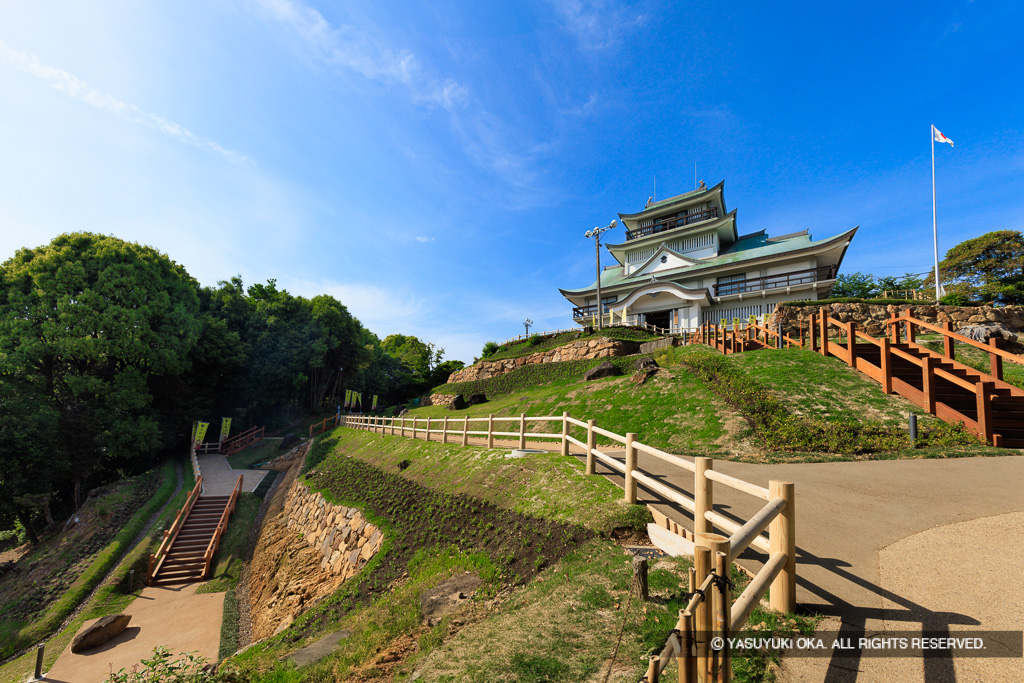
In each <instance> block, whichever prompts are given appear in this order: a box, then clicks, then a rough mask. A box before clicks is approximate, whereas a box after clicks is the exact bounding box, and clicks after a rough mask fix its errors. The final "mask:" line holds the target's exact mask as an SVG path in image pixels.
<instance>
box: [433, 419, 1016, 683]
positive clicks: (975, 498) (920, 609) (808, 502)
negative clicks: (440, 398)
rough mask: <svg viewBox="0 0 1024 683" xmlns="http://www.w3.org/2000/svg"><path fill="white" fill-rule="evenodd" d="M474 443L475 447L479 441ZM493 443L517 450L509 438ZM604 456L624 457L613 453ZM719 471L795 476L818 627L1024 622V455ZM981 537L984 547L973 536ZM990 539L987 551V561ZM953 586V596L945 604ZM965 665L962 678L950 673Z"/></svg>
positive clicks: (872, 672)
mask: <svg viewBox="0 0 1024 683" xmlns="http://www.w3.org/2000/svg"><path fill="white" fill-rule="evenodd" d="M435 439H436V437H435ZM470 442H471V443H472V444H474V445H477V446H479V445H483V441H482V440H479V439H470ZM495 445H496V446H498V447H502V448H505V447H508V448H516V447H518V442H511V441H504V442H497V441H496V442H495ZM527 446H528V447H530V448H539V449H542V450H548V451H554V450H557V448H558V446H557V441H552V440H543V441H542V440H537V441H536V442H534V441H528V443H527ZM579 450H580V449H577V448H575V447H574V448H573V453H574V455H576V456H577V457H582V455H581V453H580V452H579ZM606 452H609V454H610V455H612V456H613V457H616V458H617V459H619V460H620V461H622V460H624V456H623V454H622V452H615V451H606ZM1010 452H1011V453H1013V452H1014V451H1010ZM639 466H640V468H641V469H643V470H645V471H647V472H649V473H651V474H652V475H653V476H654V478H655V479H657V480H659V481H661V482H663V483H666V484H669V485H671V486H673V487H674V488H677V489H679V490H681V491H685V492H686V493H688V494H690V495H691V496H692V493H693V475H692V474H690V473H689V472H681V471H680V470H679V469H678V468H674V467H671V466H669V465H667V464H665V463H663V462H662V461H661V460H658V459H656V458H653V457H651V456H647V455H645V454H640V458H639ZM715 469H717V470H719V471H721V472H724V473H726V474H730V475H733V476H736V477H739V478H741V479H744V480H746V481H750V482H753V483H755V484H759V485H762V486H765V485H767V482H768V481H769V480H771V479H778V480H783V481H792V482H794V483H795V484H796V496H797V498H796V501H797V502H796V510H797V576H798V579H797V600H798V602H799V603H800V604H801V605H802V606H804V607H806V608H807V609H809V610H812V611H815V612H818V613H820V614H823V615H825V616H826V617H828V618H829V619H828V620H827V621H826V626H827V627H831V628H834V629H835V630H837V631H838V633H839V636H841V637H860V636H862V635H863V634H865V633H867V634H869V635H875V634H884V633H887V632H893V631H904V632H918V633H920V632H921V630H922V629H923V628H926V627H927V628H928V629H929V630H934V629H935V628H936V627H937V626H938V627H940V628H949V629H951V630H957V629H964V628H973V629H993V630H994V629H1006V628H1014V629H1018V630H1019V629H1021V628H1024V624H1022V623H1020V622H1021V619H1022V618H1020V617H1019V615H1020V614H1021V613H1022V612H1024V605H1022V604H1021V602H1022V600H1021V595H1022V594H1024V591H1018V590H1016V589H1013V588H1011V586H1012V585H1016V584H1014V583H1012V582H1013V581H1015V580H1017V579H1011V578H1010V577H1009V576H1007V574H1013V575H1019V573H1020V564H1021V561H1022V560H1024V539H1022V535H1024V534H1022V532H1021V522H1022V521H1024V515H1022V514H1020V513H1022V512H1024V487H1022V486H1021V482H1022V481H1024V456H1021V455H1006V456H1002V457H989V458H953V459H946V460H942V459H928V460H876V461H862V462H834V463H801V464H783V465H755V464H746V463H735V462H728V461H721V460H718V461H715ZM598 472H599V473H602V474H604V475H605V476H607V477H608V478H609V479H611V480H612V481H614V482H616V483H617V484H618V485H620V486H621V485H622V475H621V474H619V473H618V472H613V471H611V470H610V469H609V468H607V467H604V466H602V465H600V463H599V464H598ZM714 500H715V503H716V507H717V508H718V509H719V510H720V511H721V512H722V513H723V514H725V515H726V516H730V517H734V518H736V519H741V520H744V521H745V520H746V519H748V518H749V517H750V515H752V514H753V513H754V512H755V511H756V510H757V509H758V508H759V507H760V506H759V505H758V501H757V500H756V499H754V498H752V497H750V496H747V495H745V494H742V493H739V492H736V491H733V490H732V489H729V488H727V487H724V486H720V485H718V486H715V488H714ZM639 502H641V503H651V504H653V505H655V506H656V507H658V508H659V509H661V510H662V511H663V512H665V513H666V514H668V515H669V516H670V517H672V518H674V519H676V520H677V521H680V522H682V523H684V524H686V526H688V527H690V528H692V517H691V516H690V515H689V513H688V512H686V511H683V510H681V509H678V508H674V507H673V506H671V505H667V504H665V503H664V502H663V501H662V500H660V499H659V498H658V497H657V496H655V495H653V494H651V493H649V492H647V491H645V490H644V489H643V488H641V489H640V501H639ZM985 538H987V539H988V542H987V543H986V542H985V541H983V540H981V539H985ZM986 547H987V548H992V549H993V552H992V554H993V555H995V556H996V557H992V558H989V559H982V558H983V557H984V556H983V554H982V549H983V548H986ZM964 558H972V559H971V560H968V561H965V560H964ZM765 559H766V558H765V557H764V556H763V555H761V554H760V553H757V552H753V551H748V552H746V553H744V554H743V555H742V556H741V560H740V561H741V563H742V564H744V565H746V566H748V567H750V568H752V569H755V570H756V569H757V568H759V567H760V565H761V563H762V562H763V561H764V560H765ZM978 565H983V566H985V567H986V569H985V570H984V571H985V576H988V577H989V578H988V579H984V578H981V577H977V576H976V574H977V573H978V571H979V570H978V568H977V566H978ZM1000 568H1002V570H1000ZM997 576H998V577H1000V578H999V579H998V580H996V578H995V577H997ZM968 579H969V580H968ZM954 592H955V593H956V595H957V599H956V600H952V599H950V598H949V596H950V594H951V593H954ZM1008 612H1012V613H1014V615H1016V616H1015V618H1016V621H1015V622H1013V623H1009V624H1008V623H1007V622H1006V620H1005V619H1003V618H1001V617H999V618H997V616H996V615H1000V614H1003V615H1005V614H1007V613H1008ZM1014 624H1015V625H1014ZM897 661H903V662H904V666H905V667H909V668H903V669H899V670H896V669H893V668H892V667H894V666H895V665H891V663H892V662H897ZM942 661H943V660H941V658H936V659H933V660H929V668H928V669H927V674H928V675H927V680H929V681H931V680H992V681H999V680H1013V681H1020V680H1024V661H1022V660H1021V659H1014V660H993V659H973V660H971V661H970V662H965V663H961V661H959V660H958V661H957V662H955V663H954V662H951V661H946V662H945V664H942V663H941V662H942ZM886 663H890V664H889V665H887V664H886ZM790 664H793V666H790ZM954 664H955V666H954ZM961 669H963V672H964V673H966V672H968V671H969V672H971V674H970V675H967V677H966V678H949V677H947V674H950V673H951V672H953V671H954V670H957V671H960V670H961ZM890 672H892V673H891V675H890ZM925 672H926V670H925V669H924V668H923V663H922V662H921V661H920V660H914V661H913V662H909V663H908V660H895V659H863V660H860V661H856V660H854V661H851V660H850V659H845V660H841V661H839V660H837V661H835V662H832V661H830V660H827V659H819V660H809V659H802V660H801V659H793V660H791V661H790V662H789V663H787V667H786V670H784V671H783V672H782V676H781V680H783V681H786V680H801V681H804V680H806V681H829V682H834V681H855V680H860V681H873V680H883V679H888V680H894V681H895V680H900V681H903V680H906V681H915V680H925ZM1004 675H1009V677H1004ZM974 676H978V678H975V677H974Z"/></svg>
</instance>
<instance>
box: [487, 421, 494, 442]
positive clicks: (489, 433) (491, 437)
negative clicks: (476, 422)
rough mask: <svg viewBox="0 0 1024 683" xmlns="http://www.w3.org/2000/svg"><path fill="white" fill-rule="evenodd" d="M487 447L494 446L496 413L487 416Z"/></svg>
mask: <svg viewBox="0 0 1024 683" xmlns="http://www.w3.org/2000/svg"><path fill="white" fill-rule="evenodd" d="M487 447H488V448H494V413H491V414H489V415H488V416H487Z"/></svg>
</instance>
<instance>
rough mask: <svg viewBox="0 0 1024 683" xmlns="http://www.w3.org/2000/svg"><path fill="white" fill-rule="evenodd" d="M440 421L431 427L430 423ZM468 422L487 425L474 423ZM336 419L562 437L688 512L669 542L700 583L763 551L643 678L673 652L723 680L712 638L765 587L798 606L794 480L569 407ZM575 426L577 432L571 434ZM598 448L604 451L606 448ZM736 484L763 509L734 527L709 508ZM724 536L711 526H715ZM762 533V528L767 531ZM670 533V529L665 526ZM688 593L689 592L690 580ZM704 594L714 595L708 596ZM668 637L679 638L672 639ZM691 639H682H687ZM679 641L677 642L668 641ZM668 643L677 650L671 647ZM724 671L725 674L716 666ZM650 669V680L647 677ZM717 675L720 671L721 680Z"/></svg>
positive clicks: (685, 618) (689, 615)
mask: <svg viewBox="0 0 1024 683" xmlns="http://www.w3.org/2000/svg"><path fill="white" fill-rule="evenodd" d="M435 422H436V424H435ZM502 422H503V423H509V422H511V423H513V426H514V427H515V429H514V431H513V430H505V431H500V430H495V428H494V427H495V423H502ZM552 422H553V423H556V424H557V425H559V426H560V429H559V431H557V432H528V431H527V430H526V427H527V424H528V423H533V424H538V423H552ZM473 423H476V425H477V426H480V427H486V429H472V428H471V427H472V426H473ZM341 426H344V427H350V428H354V429H362V430H367V431H372V432H376V433H378V434H386V435H391V436H403V437H404V436H410V437H413V438H419V437H420V436H422V437H423V438H424V439H425V440H427V441H430V440H431V438H435V439H436V440H438V441H439V442H441V443H448V442H449V437H451V438H452V439H453V440H457V442H460V443H461V444H462V445H463V446H467V445H469V437H470V436H476V437H482V438H483V439H485V440H486V444H487V447H488V448H493V447H494V439H495V437H512V438H515V439H516V440H517V442H518V446H519V448H521V449H522V448H526V442H527V439H551V440H554V441H558V442H559V446H560V453H561V455H562V456H568V455H569V451H570V446H571V445H573V446H577V447H579V448H582V449H583V450H584V453H585V454H586V473H587V474H588V475H592V474H595V473H596V465H597V462H598V461H600V462H601V463H603V464H605V465H607V466H608V467H609V468H611V469H612V470H614V471H616V472H619V473H621V474H622V475H623V477H624V497H625V500H626V501H627V502H629V503H636V502H637V489H638V487H641V486H642V487H644V488H645V489H647V490H649V491H652V492H654V493H655V494H657V495H658V496H661V497H662V498H663V499H665V500H667V501H669V502H671V503H675V504H677V505H679V506H680V507H682V508H683V509H685V510H687V511H689V512H690V513H691V514H692V515H693V520H694V522H693V532H692V533H686V534H685V535H684V536H676V537H675V539H674V542H675V543H676V545H677V546H678V547H683V548H688V549H689V552H690V553H692V554H694V558H695V571H696V574H695V576H696V580H697V581H699V582H700V584H701V586H702V590H703V589H707V587H708V585H709V582H714V581H715V579H714V577H713V575H717V576H725V577H728V576H729V572H728V569H729V567H731V565H732V561H733V560H735V559H736V558H737V557H738V556H739V555H740V553H742V552H743V551H744V550H746V549H747V548H748V547H753V548H755V549H756V550H758V551H761V552H762V553H765V554H766V555H767V557H768V559H767V561H766V562H765V564H764V566H763V567H762V568H761V570H760V571H759V572H758V573H757V574H756V575H755V576H754V578H753V579H751V581H750V583H749V584H748V585H747V587H746V589H745V590H744V591H743V594H742V595H740V596H739V598H737V599H736V602H735V603H732V599H731V593H730V592H729V589H728V586H726V585H725V584H724V582H719V583H721V584H722V585H721V587H720V592H719V598H718V599H716V600H715V601H713V604H712V603H709V602H708V601H706V600H697V599H696V598H695V600H694V601H691V604H690V608H689V609H688V610H684V611H683V612H682V613H681V614H680V617H679V622H678V623H677V631H678V632H679V634H690V635H689V636H686V637H685V638H683V639H682V640H680V637H682V636H679V635H677V634H676V633H673V635H672V637H671V638H670V640H669V643H667V644H666V650H671V653H670V654H669V655H666V656H665V657H663V658H655V659H652V660H651V667H652V669H651V671H655V673H653V674H652V673H651V671H649V672H648V674H649V677H648V680H649V681H652V682H653V681H656V680H658V679H657V676H659V675H660V673H661V672H662V671H664V669H665V667H666V666H668V660H669V658H670V657H673V656H674V657H676V658H677V659H679V664H680V670H682V669H683V668H685V669H686V670H687V671H692V672H694V675H696V676H697V678H694V679H683V680H701V681H703V680H712V678H711V677H712V676H714V677H715V678H714V679H713V680H729V673H728V672H729V663H728V660H729V654H728V650H727V649H726V650H725V651H723V652H715V651H714V650H712V649H711V641H712V639H713V638H715V637H716V636H720V637H723V638H724V637H725V636H727V635H729V634H730V633H732V634H734V633H736V632H737V631H739V630H740V629H742V627H743V625H744V624H746V622H747V619H749V617H750V614H751V612H752V611H753V609H754V607H756V606H757V605H758V604H759V603H760V601H761V600H762V598H763V597H764V596H765V593H767V592H769V590H770V606H771V608H772V609H775V610H778V611H780V612H792V611H793V610H794V608H795V607H796V510H795V505H796V492H795V488H794V485H793V483H792V482H786V481H770V482H769V484H768V488H764V487H762V486H758V485H756V484H752V483H750V482H746V481H743V480H742V479H738V478H736V477H732V476H730V475H727V474H724V473H722V472H716V471H715V469H714V460H713V459H711V458H694V459H693V460H689V459H687V458H683V457H681V456H678V455H673V454H672V453H666V452H665V451H663V450H661V449H659V448H655V447H654V446H649V445H647V444H644V443H641V442H639V441H637V439H636V436H637V435H636V434H635V433H627V434H625V435H622V434H616V433H615V432H612V431H609V430H607V429H602V428H600V427H598V426H597V425H596V424H595V423H594V420H587V421H583V420H578V419H576V418H573V417H570V415H569V414H568V413H562V415H561V416H537V417H531V416H527V415H525V414H521V415H519V416H518V417H500V416H495V415H488V416H487V417H477V418H471V417H468V416H467V417H462V418H455V419H451V418H449V417H448V416H445V417H443V418H429V417H428V418H419V417H412V418H406V417H386V416H374V415H343V416H342V419H341ZM573 430H584V431H577V432H576V434H577V435H578V436H579V437H581V438H577V436H574V434H573ZM599 436H600V437H604V440H605V441H606V442H607V443H609V444H612V445H614V444H616V443H617V444H621V445H622V446H623V447H624V448H625V462H624V463H623V462H620V461H619V460H618V459H616V458H614V457H612V456H611V455H609V454H608V453H606V452H604V451H602V450H600V449H599V448H598V444H597V439H598V437H599ZM602 448H605V450H608V449H607V447H606V446H604V445H602ZM639 453H645V454H647V455H650V456H653V457H655V458H657V459H659V460H661V461H662V462H665V463H668V464H669V465H674V466H676V467H678V468H679V469H681V470H685V471H686V472H689V473H692V475H693V491H694V494H693V496H689V495H687V494H686V493H685V492H683V491H680V490H678V489H675V488H672V487H670V486H667V485H666V484H663V483H662V482H660V481H657V480H656V479H655V478H654V477H653V476H652V475H651V474H650V473H648V472H645V471H644V470H642V469H640V468H639V466H638V462H637V460H638V454H639ZM715 483H718V484H720V485H723V486H728V487H729V488H732V489H735V490H737V491H740V492H742V493H745V494H747V495H750V496H753V497H755V498H757V499H759V500H763V501H765V504H764V505H763V506H762V507H761V509H760V510H759V511H758V512H757V513H756V514H754V515H753V516H752V517H751V518H750V519H749V520H747V521H746V522H744V523H742V524H740V523H738V522H735V521H733V520H732V519H730V518H729V517H726V516H725V515H724V514H722V513H721V512H719V511H718V510H716V509H715V505H714V484H715ZM716 527H717V528H718V529H720V530H722V531H724V532H725V533H726V534H729V535H728V536H726V535H720V534H716V533H714V530H715V528H716ZM648 528H649V530H650V531H651V532H652V533H655V534H658V533H662V532H661V531H660V528H659V527H656V526H655V525H649V527H648ZM766 530H767V532H768V535H767V536H765V535H764V532H765V531H766ZM664 533H669V532H664ZM690 590H691V591H692V590H693V579H692V578H691V585H690ZM708 595H710V593H709V594H708ZM672 638H675V640H674V641H673V640H672ZM687 638H688V639H687ZM672 643H675V645H672ZM673 648H674V649H673ZM720 672H721V673H720ZM652 675H653V676H654V677H653V678H651V677H650V676H652ZM719 677H721V678H719Z"/></svg>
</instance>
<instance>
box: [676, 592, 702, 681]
mask: <svg viewBox="0 0 1024 683" xmlns="http://www.w3.org/2000/svg"><path fill="white" fill-rule="evenodd" d="M677 628H678V629H679V656H678V657H677V658H676V666H677V667H678V669H679V683H696V681H697V666H696V664H697V662H696V659H695V658H694V656H693V654H694V653H693V631H694V628H693V614H692V613H690V612H689V611H688V610H679V624H678V626H677Z"/></svg>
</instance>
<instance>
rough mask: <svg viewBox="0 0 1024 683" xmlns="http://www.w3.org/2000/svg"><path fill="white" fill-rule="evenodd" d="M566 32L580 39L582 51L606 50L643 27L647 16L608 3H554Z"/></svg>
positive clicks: (579, 0) (559, 0) (597, 0)
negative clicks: (630, 32) (626, 32)
mask: <svg viewBox="0 0 1024 683" xmlns="http://www.w3.org/2000/svg"><path fill="white" fill-rule="evenodd" d="M552 4H553V5H554V7H555V10H556V11H557V12H558V14H560V15H561V17H562V21H563V22H565V27H566V29H568V30H569V32H570V33H572V34H573V35H575V36H576V40H577V42H578V43H579V46H580V48H581V49H584V50H603V49H606V48H609V47H613V46H614V45H616V44H617V43H618V42H619V40H620V39H621V38H622V32H623V31H626V30H629V29H631V28H636V27H639V26H642V25H643V24H644V22H645V21H646V16H644V15H643V14H632V13H629V12H627V10H626V9H625V8H613V7H610V6H609V4H608V2H607V1H606V0H553V2H552Z"/></svg>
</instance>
